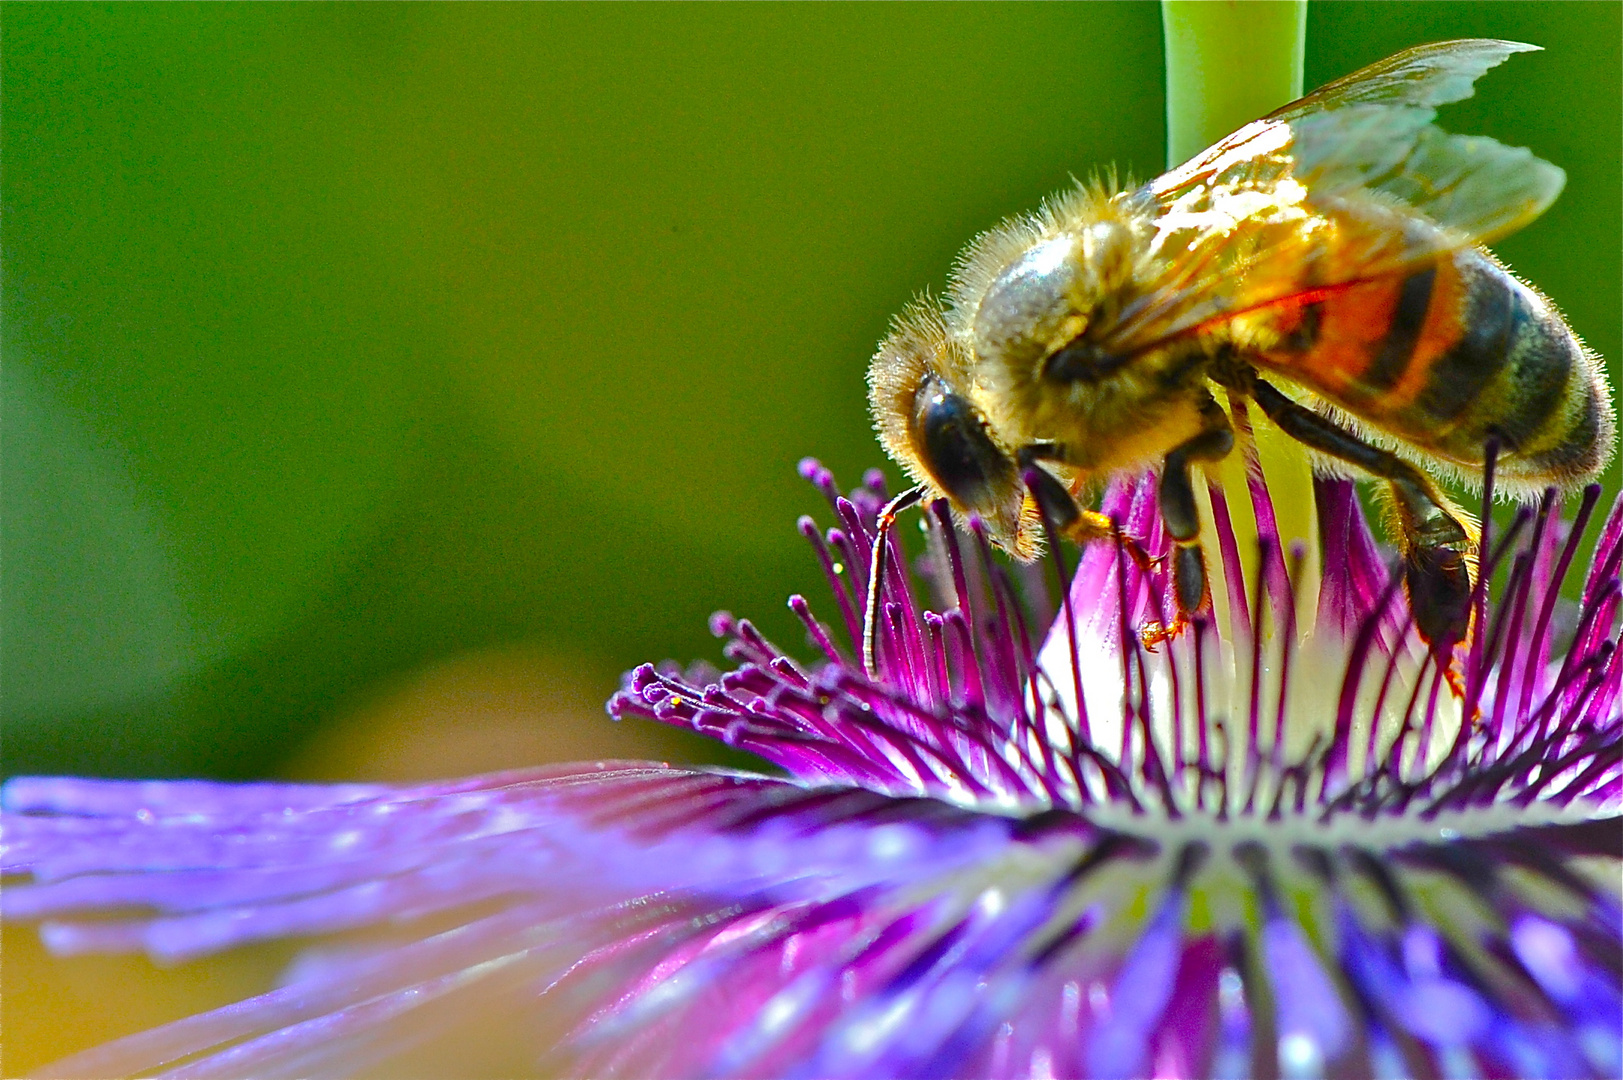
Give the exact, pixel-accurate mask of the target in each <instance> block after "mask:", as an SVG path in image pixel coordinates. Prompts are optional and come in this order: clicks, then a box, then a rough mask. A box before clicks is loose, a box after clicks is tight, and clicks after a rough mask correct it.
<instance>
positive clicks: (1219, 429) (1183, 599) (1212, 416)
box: [1157, 394, 1234, 630]
mask: <svg viewBox="0 0 1623 1080" xmlns="http://www.w3.org/2000/svg"><path fill="white" fill-rule="evenodd" d="M1200 418H1201V421H1202V423H1203V424H1204V425H1205V426H1204V430H1202V431H1201V432H1200V434H1198V435H1195V436H1193V437H1191V438H1189V439H1186V440H1185V441H1183V442H1181V443H1179V444H1178V445H1177V446H1175V447H1173V448H1172V450H1171V451H1170V452H1168V454H1167V456H1166V460H1165V462H1164V463H1163V465H1162V468H1161V487H1160V490H1159V491H1158V492H1157V496H1158V502H1159V504H1160V508H1161V523H1162V524H1163V525H1165V526H1166V530H1167V534H1168V535H1169V536H1171V537H1172V543H1173V549H1172V596H1173V599H1174V600H1175V601H1176V602H1177V605H1178V623H1179V624H1180V625H1181V624H1182V623H1183V622H1185V621H1187V619H1188V617H1189V616H1191V615H1194V614H1195V613H1196V612H1198V611H1200V610H1201V609H1203V608H1204V607H1205V606H1206V604H1207V603H1208V602H1209V600H1210V596H1211V591H1210V587H1209V585H1208V584H1207V578H1206V556H1205V553H1204V552H1203V551H1202V550H1201V547H1200V510H1199V509H1198V507H1197V506H1196V504H1195V486H1194V481H1193V480H1192V478H1191V476H1190V472H1189V466H1190V464H1191V463H1193V462H1196V461H1221V460H1222V459H1223V458H1225V457H1227V456H1228V455H1229V451H1231V450H1233V449H1234V429H1233V428H1232V427H1230V426H1229V416H1228V413H1226V412H1224V411H1223V408H1222V406H1220V405H1218V403H1217V401H1216V400H1215V399H1214V398H1212V396H1211V395H1210V394H1208V395H1206V400H1205V401H1203V402H1201V405H1200ZM1174 630H1175V628H1174Z"/></svg>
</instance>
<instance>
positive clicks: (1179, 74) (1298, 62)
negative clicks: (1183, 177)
mask: <svg viewBox="0 0 1623 1080" xmlns="http://www.w3.org/2000/svg"><path fill="white" fill-rule="evenodd" d="M1161 23H1162V26H1163V27H1164V30H1165V34H1166V57H1167V164H1168V165H1177V164H1179V163H1181V162H1184V161H1187V160H1189V159H1190V158H1192V157H1194V156H1195V154H1197V153H1199V152H1200V151H1201V150H1203V149H1205V148H1206V147H1207V146H1210V145H1211V144H1212V143H1214V142H1216V141H1217V140H1218V139H1220V138H1222V137H1223V136H1224V135H1227V134H1228V133H1229V132H1231V131H1233V130H1234V129H1235V128H1238V127H1241V126H1243V125H1245V124H1248V123H1250V122H1251V121H1253V120H1255V119H1256V118H1257V117H1259V116H1264V115H1266V114H1268V113H1270V112H1273V111H1274V110H1275V109H1277V108H1279V107H1280V106H1281V105H1283V104H1285V103H1286V102H1287V101H1295V100H1296V99H1297V98H1299V97H1301V96H1302V60H1303V56H1304V53H1305V51H1306V41H1307V0H1248V2H1245V3H1237V2H1234V0H1161Z"/></svg>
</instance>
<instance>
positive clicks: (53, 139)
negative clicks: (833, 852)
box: [0, 2, 1623, 776]
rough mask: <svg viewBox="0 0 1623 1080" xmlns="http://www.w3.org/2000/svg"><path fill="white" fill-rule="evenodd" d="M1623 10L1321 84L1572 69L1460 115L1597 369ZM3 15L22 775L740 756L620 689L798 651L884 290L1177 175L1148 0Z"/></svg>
mask: <svg viewBox="0 0 1623 1080" xmlns="http://www.w3.org/2000/svg"><path fill="white" fill-rule="evenodd" d="M1620 13H1623V7H1620V6H1619V5H1618V4H1616V3H1611V2H1605V3H1562V4H1543V3H1504V4H1499V3H1492V4H1465V3H1439V4H1355V3H1336V4H1331V3H1323V4H1315V5H1313V6H1312V7H1311V9H1310V12H1309V28H1308V65H1307V84H1308V85H1309V86H1314V85H1317V84H1319V83H1322V82H1324V81H1327V80H1328V79H1330V78H1333V77H1336V76H1339V75H1342V74H1345V73H1347V72H1349V71H1351V70H1353V69H1354V68H1356V67H1358V66H1360V65H1362V64H1364V63H1368V62H1370V61H1373V60H1376V59H1379V58H1381V57H1383V56H1386V55H1388V54H1390V53H1392V52H1395V51H1397V50H1398V49H1401V48H1404V47H1406V46H1409V45H1413V44H1416V43H1419V42H1423V41H1431V40H1438V39H1444V38H1451V37H1464V36H1479V35H1480V36H1493V37H1508V38H1515V39H1520V40H1526V41H1532V42H1535V43H1538V44H1541V45H1543V46H1545V48H1546V49H1547V50H1548V51H1547V52H1545V53H1543V54H1539V55H1535V56H1528V57H1517V58H1514V59H1513V60H1512V61H1510V62H1509V63H1508V64H1507V65H1506V66H1505V67H1504V68H1503V69H1500V70H1499V71H1496V72H1494V73H1492V74H1491V75H1490V76H1489V77H1488V78H1487V79H1486V80H1485V81H1484V83H1483V84H1482V86H1481V87H1480V89H1479V94H1478V96H1477V97H1476V98H1475V99H1473V100H1471V101H1468V102H1465V103H1463V104H1460V105H1457V106H1452V107H1450V108H1449V109H1448V110H1447V111H1446V112H1445V114H1444V123H1445V124H1446V125H1447V126H1449V127H1451V128H1453V129H1454V130H1459V131H1468V132H1479V133H1485V134H1489V135H1493V136H1495V137H1497V138H1499V139H1501V140H1503V141H1506V142H1509V143H1514V144H1518V145H1527V146H1531V147H1532V148H1534V150H1535V151H1537V152H1538V153H1539V154H1541V155H1542V156H1544V157H1546V158H1548V159H1549V160H1551V161H1554V162H1556V163H1557V164H1559V165H1561V166H1562V167H1563V168H1565V169H1566V170H1567V174H1568V186H1567V190H1566V193H1565V195H1564V196H1563V197H1562V199H1561V201H1560V202H1559V203H1557V205H1556V206H1555V208H1554V209H1553V210H1552V211H1551V212H1550V213H1549V214H1548V215H1547V217H1546V218H1545V219H1544V220H1542V221H1541V222H1539V223H1538V224H1536V225H1535V226H1534V227H1532V228H1531V229H1530V230H1528V231H1527V232H1526V233H1525V234H1523V235H1520V236H1516V237H1513V238H1511V239H1510V240H1508V241H1506V242H1505V243H1504V244H1503V245H1502V246H1501V248H1500V251H1501V254H1502V255H1503V256H1504V257H1505V258H1506V259H1507V260H1508V261H1509V262H1510V263H1511V264H1512V265H1513V266H1514V267H1515V269H1516V270H1517V271H1518V272H1520V273H1521V274H1523V275H1524V276H1525V277H1527V278H1528V279H1529V280H1531V281H1534V282H1536V283H1537V284H1538V285H1539V286H1540V287H1541V288H1542V289H1544V290H1545V291H1546V292H1547V293H1549V294H1550V295H1551V296H1552V297H1554V298H1555V299H1556V300H1557V301H1558V302H1559V303H1560V304H1561V305H1562V307H1563V308H1564V309H1565V311H1566V312H1567V314H1568V315H1569V317H1570V319H1571V321H1572V323H1573V325H1574V326H1575V327H1576V328H1577V329H1578V330H1579V332H1580V333H1581V334H1583V335H1584V336H1585V337H1586V338H1587V340H1588V341H1589V342H1590V343H1591V344H1592V345H1593V346H1594V347H1595V348H1596V349H1597V350H1599V351H1600V352H1601V353H1603V354H1604V355H1605V356H1607V358H1608V362H1609V364H1610V366H1611V368H1612V370H1613V372H1614V373H1615V372H1616V371H1617V370H1618V366H1617V360H1618V357H1619V356H1620V355H1623V341H1620V295H1623V285H1620V273H1619V259H1620V252H1623V229H1620V221H1619V207H1620V191H1623V180H1620V157H1623V154H1620V150H1619V147H1620V138H1623V127H1620V118H1619V101H1620V98H1623V77H1620V58H1619V51H1620V40H1623V25H1620ZM0 32H3V43H4V49H5V64H4V71H3V75H0V79H3V83H0V100H3V102H4V110H5V117H4V121H5V122H4V125H3V128H0V156H3V161H4V166H5V169H4V178H3V196H4V198H3V220H0V244H3V254H4V307H3V320H4V321H3V327H0V330H3V345H4V358H3V359H4V366H3V380H4V383H3V404H4V415H3V417H0V432H3V446H0V453H3V465H4V476H3V489H0V490H3V495H4V508H3V513H4V517H3V521H4V536H3V551H0V557H3V568H4V569H3V572H4V580H3V606H0V612H3V625H0V649H3V653H0V670H3V680H4V681H3V703H4V714H3V725H4V746H3V750H4V758H3V765H4V769H5V771H6V772H7V773H16V772H35V771H59V770H60V771H73V772H92V773H101V774H109V775H129V774H143V775H159V774H210V775H218V776H250V775H263V774H267V773H273V772H278V771H280V772H284V773H293V774H297V775H360V774H363V773H367V772H369V771H377V770H376V769H371V768H370V767H369V766H368V764H367V763H368V762H370V761H374V760H377V759H378V757H379V755H387V754H391V753H393V754H407V753H408V751H407V750H404V749H402V746H403V744H406V743H410V742H412V740H414V739H416V740H418V742H419V743H420V744H421V746H422V747H426V748H427V749H426V750H423V751H422V752H421V753H419V756H418V758H417V759H415V760H414V761H401V762H396V764H395V765H394V766H390V768H392V769H393V770H394V773H396V774H399V775H406V774H414V773H421V772H425V771H426V772H454V771H461V769H462V767H463V765H464V761H466V764H467V765H469V766H473V767H489V765H493V764H494V765H502V764H509V765H517V764H524V763H526V761H528V760H539V759H541V758H544V757H553V758H558V757H579V756H591V755H595V754H598V753H604V754H607V753H651V754H658V755H675V756H678V757H687V758H697V757H703V756H711V757H713V753H714V752H713V751H710V750H707V749H706V748H704V747H703V746H700V745H695V744H692V743H686V742H684V741H683V738H684V737H682V736H680V735H679V734H677V733H660V732H653V731H651V730H644V731H629V730H627V728H626V727H621V728H615V727H614V726H612V725H610V724H609V723H608V722H607V721H606V720H604V719H602V714H601V711H600V703H601V701H602V699H603V698H605V697H606V696H607V695H608V694H609V693H610V692H611V691H612V690H613V688H614V686H615V685H616V681H617V678H618V673H619V672H620V671H621V670H623V669H625V668H628V667H630V666H632V665H634V664H636V663H638V662H640V661H642V660H645V659H659V658H662V657H677V658H682V659H687V658H694V657H710V658H716V657H717V654H718V649H717V645H716V643H715V642H714V641H713V640H712V639H711V638H710V637H709V635H708V633H707V631H706V627H705V620H706V616H707V615H708V614H709V613H710V612H711V611H712V610H713V609H715V608H718V607H726V608H729V609H731V610H734V611H737V612H739V613H744V614H749V615H751V616H752V617H754V618H756V619H757V620H758V621H759V622H760V623H761V624H763V626H764V627H765V629H766V630H767V632H768V633H769V635H771V636H773V637H775V638H777V639H779V640H780V641H781V642H783V643H784V644H786V645H790V646H792V647H798V646H799V645H800V644H801V640H802V637H801V634H800V632H799V630H798V628H797V626H796V624H794V622H793V620H792V619H791V617H790V616H789V615H788V613H787V611H786V610H785V608H784V604H783V601H784V598H785V596H786V595H787V594H789V593H791V592H795V591H801V592H806V593H807V594H808V595H810V596H811V597H812V598H813V602H814V605H817V604H818V603H819V597H820V596H821V590H820V588H819V585H818V578H817V576H816V573H815V567H814V564H813V562H812V560H811V559H810V558H809V557H808V556H807V554H806V553H805V551H804V547H803V542H802V541H801V540H800V538H799V537H798V535H797V534H796V533H795V530H794V519H795V517H796V515H798V514H801V513H805V512H814V513H815V512H817V511H818V510H819V500H818V499H817V498H816V497H815V495H814V493H813V492H812V491H811V490H810V488H809V487H807V486H806V485H805V484H804V483H802V482H801V481H800V480H799V479H798V478H797V477H796V475H795V471H794V466H795V462H796V461H797V459H798V458H799V457H800V456H801V455H803V454H816V455H818V456H820V457H822V458H823V459H824V460H825V461H827V462H828V463H829V464H830V465H832V466H833V467H834V468H835V469H836V471H837V473H838V474H839V475H840V476H841V478H842V479H843V480H844V481H845V482H847V483H853V482H855V481H856V480H857V478H858V477H859V475H860V472H861V470H862V469H864V468H866V467H868V466H871V465H875V464H878V463H880V461H881V454H880V451H879V449H878V446H877V444H876V443H875V441H874V439H873V437H872V433H871V431H870V429H869V424H868V419H867V415H866V406H865V398H864V390H863V381H862V379H863V372H864V370H865V366H866V362H867V358H868V356H869V354H870V352H871V350H872V348H873V345H874V343H875V342H876V341H877V340H878V338H879V337H881V336H882V335H883V333H884V331H885V327H886V323H887V320H888V318H889V316H890V315H891V313H893V312H895V311H896V310H898V309H899V308H900V307H901V306H902V305H903V304H904V303H905V302H906V301H907V300H908V299H909V297H911V296H912V295H913V294H914V293H915V292H916V291H918V290H920V289H923V288H926V287H930V288H939V287H940V286H941V285H942V284H943V282H944V281H945V277H946V272H947V269H948V267H949V265H950V263H951V260H952V258H953V255H954V254H955V252H956V251H957V249H958V248H959V247H960V246H961V245H962V244H963V243H964V241H966V240H967V239H968V238H969V237H970V236H972V235H973V234H974V233H975V232H977V231H978V230H980V229H983V228H986V227H988V226H990V225H992V224H993V223H995V222H996V221H997V220H998V219H999V218H1001V217H1002V216H1004V215H1007V214H1010V213H1014V212H1017V211H1021V210H1025V209H1029V208H1031V207H1033V206H1034V205H1035V204H1036V203H1037V202H1038V200H1039V199H1041V198H1042V197H1043V196H1045V195H1047V194H1049V193H1050V192H1052V191H1055V190H1056V189H1059V188H1062V187H1064V186H1066V185H1067V184H1068V183H1069V180H1070V177H1071V176H1072V175H1073V174H1074V175H1078V176H1083V175H1086V174H1087V173H1088V172H1089V171H1090V170H1092V169H1094V168H1096V167H1098V166H1102V165H1105V164H1108V163H1110V162H1115V163H1117V164H1118V165H1120V166H1122V167H1124V168H1125V169H1127V170H1130V171H1132V172H1133V173H1134V174H1136V175H1137V176H1140V177H1145V176H1148V175H1151V174H1153V173H1154V172H1156V171H1159V169H1160V167H1161V165H1162V164H1163V161H1162V158H1163V155H1164V147H1163V140H1164V131H1165V125H1164V119H1163V115H1162V107H1163V106H1162V101H1163V99H1162V93H1161V84H1162V60H1161V41H1160V20H1159V9H1158V6H1157V5H1155V4H1153V3H1129V4H1104V3H1091V4H1083V5H1074V6H1073V5H1021V6H1008V7H1002V6H999V7H992V6H977V5H968V6H961V5H950V6H936V5H918V6H869V5H863V6H753V5H752V6H685V5H658V6H635V7H632V6H599V5H581V6H577V5H568V6H465V5H454V6H438V5H413V6H395V5H364V6H342V5H246V6H239V5H218V6H216V5H210V6H202V7H197V6H190V5H162V6H137V5H119V6H110V7H103V6H91V5H31V4H7V5H5V6H4V7H3V8H0ZM1615 378H1616V376H1615V374H1614V380H1615ZM821 607H822V609H824V610H825V612H826V609H827V608H828V607H829V605H828V604H826V603H824V604H822V605H821ZM475 751H477V752H475ZM459 755H461V756H459ZM380 768H381V767H380ZM383 771H385V772H388V771H389V770H388V769H384V770H383Z"/></svg>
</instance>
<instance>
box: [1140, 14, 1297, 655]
mask: <svg viewBox="0 0 1623 1080" xmlns="http://www.w3.org/2000/svg"><path fill="white" fill-rule="evenodd" d="M1161 21H1162V26H1163V28H1164V31H1165V35H1166V63H1167V160H1168V162H1169V164H1172V165H1177V164H1180V163H1182V162H1184V161H1187V160H1188V159H1189V158H1191V157H1193V156H1194V155H1195V154H1197V153H1199V152H1200V151H1201V150H1203V149H1205V148H1206V147H1207V146H1209V145H1211V144H1212V143H1214V142H1216V141H1217V140H1219V139H1221V138H1222V137H1223V136H1225V135H1227V134H1228V133H1229V132H1231V131H1234V130H1235V129H1237V128H1240V127H1243V126H1245V125H1246V124H1248V123H1250V122H1251V121H1253V120H1255V119H1257V118H1258V117H1261V116H1265V115H1267V114H1268V113H1270V112H1272V111H1273V110H1275V109H1277V108H1279V107H1280V106H1281V105H1284V104H1285V103H1286V102H1289V101H1294V100H1295V99H1297V98H1299V97H1301V96H1302V60H1303V55H1304V52H1305V49H1306V40H1307V0H1247V2H1238V0H1161ZM1250 416H1251V420H1252V423H1253V425H1254V431H1255V442H1256V448H1257V459H1258V461H1259V462H1260V463H1261V466H1262V472H1263V475H1264V477H1265V478H1266V480H1267V484H1268V490H1269V492H1270V494H1271V496H1272V502H1273V506H1274V511H1275V514H1276V517H1277V521H1278V526H1279V539H1280V542H1281V543H1282V544H1283V545H1284V546H1285V548H1286V551H1287V552H1288V551H1289V550H1290V549H1291V548H1292V547H1294V546H1297V545H1298V544H1299V545H1300V546H1301V548H1302V550H1303V551H1304V552H1305V554H1306V559H1307V561H1306V564H1305V565H1304V566H1303V567H1302V572H1301V575H1300V579H1299V580H1300V582H1301V583H1302V586H1303V587H1302V588H1301V589H1300V591H1299V593H1298V600H1299V602H1300V603H1301V605H1302V608H1301V610H1299V612H1298V615H1299V617H1302V618H1305V617H1307V616H1308V614H1309V613H1310V612H1311V611H1312V610H1313V605H1314V604H1315V602H1316V599H1317V582H1318V580H1319V546H1318V543H1317V538H1318V521H1317V513H1316V512H1315V507H1314V500H1313V474H1312V464H1311V462H1310V461H1309V459H1308V456H1307V454H1306V452H1304V451H1303V450H1302V448H1301V446H1300V445H1298V444H1297V443H1295V442H1293V441H1292V440H1291V439H1289V438H1288V437H1287V436H1285V435H1283V434H1282V433H1280V432H1279V431H1277V430H1276V429H1275V428H1274V427H1273V425H1271V424H1269V423H1268V422H1267V421H1266V420H1262V419H1261V418H1260V416H1259V415H1258V414H1257V412H1256V410H1255V409H1253V410H1250ZM1244 462H1245V455H1244V454H1242V453H1234V454H1230V455H1229V457H1228V459H1227V460H1226V461H1223V462H1222V463H1220V464H1219V465H1217V466H1216V467H1213V468H1211V469H1210V470H1209V472H1208V476H1209V478H1210V479H1211V480H1214V481H1216V482H1217V483H1218V484H1220V485H1221V486H1222V488H1223V490H1224V491H1225V492H1226V493H1227V494H1228V500H1227V501H1228V507H1229V514H1230V519H1231V522H1232V524H1233V526H1234V532H1235V539H1236V540H1237V542H1238V544H1239V550H1240V552H1241V553H1242V562H1243V563H1244V564H1245V565H1246V567H1247V572H1246V577H1247V578H1249V577H1250V576H1251V569H1250V568H1251V566H1252V565H1253V564H1254V562H1255V560H1254V559H1251V558H1246V557H1245V553H1249V552H1254V551H1255V550H1256V536H1257V527H1256V520H1255V517H1254V516H1253V514H1252V513H1251V512H1250V509H1251V500H1250V499H1248V498H1247V497H1246V495H1245V491H1246V474H1245V463H1244ZM1204 520H1205V522H1206V524H1205V527H1204V528H1203V529H1202V530H1201V539H1202V543H1203V546H1204V547H1205V548H1206V551H1207V552H1209V553H1211V552H1216V551H1217V550H1218V547H1217V536H1216V533H1215V531H1214V530H1213V528H1212V526H1211V524H1210V523H1211V513H1210V510H1209V508H1208V510H1207V512H1206V514H1205V518H1204ZM1207 567H1208V569H1209V571H1210V574H1211V583H1212V602H1213V604H1214V606H1215V608H1216V611H1215V614H1216V617H1217V622H1218V627H1219V632H1220V633H1221V634H1222V635H1223V636H1224V637H1225V638H1226V639H1227V640H1229V641H1234V640H1235V638H1234V637H1233V636H1232V634H1231V630H1232V623H1231V622H1230V618H1229V615H1230V613H1229V610H1228V597H1227V589H1226V588H1225V587H1224V585H1223V577H1222V575H1223V571H1222V564H1221V562H1220V561H1218V560H1217V559H1215V558H1212V557H1210V555H1209V556H1208V558H1207ZM1254 587H1255V582H1254V581H1247V582H1246V586H1245V589H1246V594H1247V595H1250V594H1251V592H1252V589H1253V588H1254Z"/></svg>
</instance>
